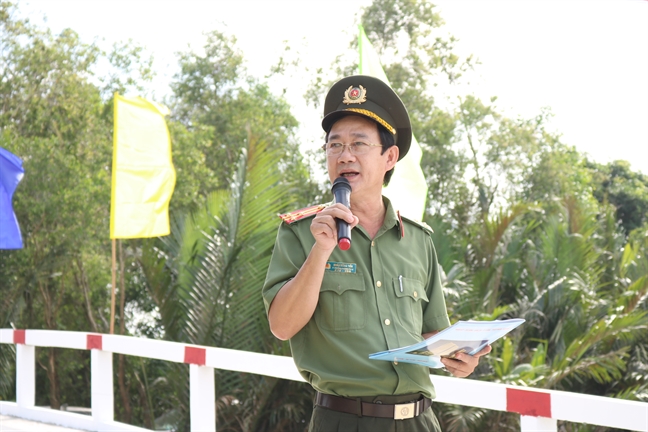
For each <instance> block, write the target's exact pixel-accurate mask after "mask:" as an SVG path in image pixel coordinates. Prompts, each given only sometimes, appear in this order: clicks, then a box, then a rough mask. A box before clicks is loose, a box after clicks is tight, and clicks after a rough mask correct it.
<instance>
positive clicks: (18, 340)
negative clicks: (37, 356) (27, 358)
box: [13, 330, 25, 345]
mask: <svg viewBox="0 0 648 432" xmlns="http://www.w3.org/2000/svg"><path fill="white" fill-rule="evenodd" d="M13 338H14V343H15V344H23V345H25V330H14V331H13Z"/></svg>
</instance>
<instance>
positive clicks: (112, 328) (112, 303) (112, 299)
mask: <svg viewBox="0 0 648 432" xmlns="http://www.w3.org/2000/svg"><path fill="white" fill-rule="evenodd" d="M116 241H117V240H116V239H112V286H111V287H110V288H111V294H110V334H114V333H115V285H116V284H117V281H116V279H117V275H116V271H117V267H116V263H115V261H116V255H117V245H116Z"/></svg>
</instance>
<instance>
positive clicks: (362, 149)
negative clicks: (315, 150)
mask: <svg viewBox="0 0 648 432" xmlns="http://www.w3.org/2000/svg"><path fill="white" fill-rule="evenodd" d="M345 147H348V148H349V152H351V154H354V155H363V154H366V153H369V150H370V149H371V147H382V144H368V143H366V142H362V141H356V142H352V143H351V144H342V143H339V142H328V143H326V144H324V145H323V146H322V150H324V151H325V152H326V154H327V155H329V156H337V155H340V154H342V152H343V151H344V148H345Z"/></svg>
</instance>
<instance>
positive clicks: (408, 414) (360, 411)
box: [315, 392, 432, 420]
mask: <svg viewBox="0 0 648 432" xmlns="http://www.w3.org/2000/svg"><path fill="white" fill-rule="evenodd" d="M315 405H319V406H323V407H325V408H328V409H332V410H333V411H339V412H343V413H347V414H356V415H357V416H358V417H362V416H367V417H383V418H391V419H395V420H404V419H409V418H413V417H416V416H418V415H420V414H422V413H423V411H425V410H426V409H428V408H430V407H431V406H432V400H431V399H429V398H426V397H423V398H421V399H419V400H417V401H415V402H410V403H402V404H379V403H369V402H363V401H362V400H361V399H348V398H345V397H340V396H333V395H329V394H324V393H320V392H317V398H316V399H315Z"/></svg>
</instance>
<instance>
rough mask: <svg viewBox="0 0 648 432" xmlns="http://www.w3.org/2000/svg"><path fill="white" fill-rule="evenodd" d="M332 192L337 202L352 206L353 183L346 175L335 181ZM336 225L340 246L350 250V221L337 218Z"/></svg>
mask: <svg viewBox="0 0 648 432" xmlns="http://www.w3.org/2000/svg"><path fill="white" fill-rule="evenodd" d="M331 192H333V196H334V197H335V202H336V203H340V204H342V205H344V206H346V207H347V208H349V207H350V202H351V185H350V184H349V180H347V179H345V178H344V177H338V178H336V179H335V181H334V182H333V187H331ZM335 225H337V237H338V247H339V248H340V249H342V250H348V249H349V248H350V247H351V228H350V227H349V223H348V222H347V221H345V220H342V219H337V218H336V220H335Z"/></svg>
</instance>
